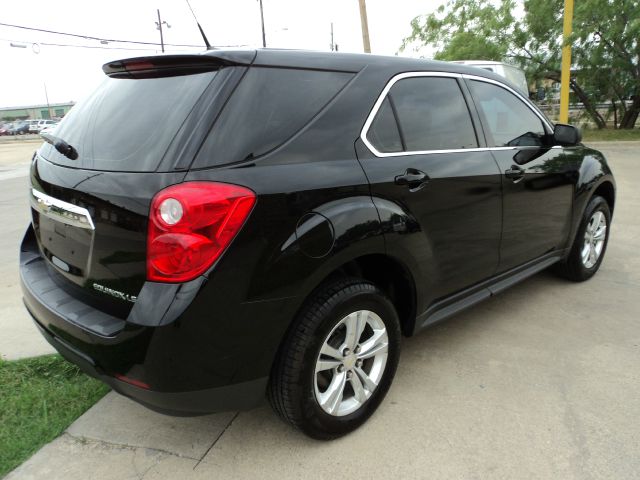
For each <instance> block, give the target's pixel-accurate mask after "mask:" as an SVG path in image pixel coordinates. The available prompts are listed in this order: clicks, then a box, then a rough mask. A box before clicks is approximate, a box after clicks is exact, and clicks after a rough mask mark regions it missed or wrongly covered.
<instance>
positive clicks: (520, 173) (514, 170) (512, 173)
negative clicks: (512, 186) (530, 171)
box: [504, 165, 525, 182]
mask: <svg viewBox="0 0 640 480" xmlns="http://www.w3.org/2000/svg"><path fill="white" fill-rule="evenodd" d="M524 174H525V171H524V169H523V168H522V167H519V166H518V165H511V168H508V169H507V170H505V172H504V176H505V177H507V178H510V179H511V180H513V181H514V182H517V181H519V180H522V178H523V177H524Z"/></svg>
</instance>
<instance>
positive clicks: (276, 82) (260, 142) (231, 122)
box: [192, 67, 353, 168]
mask: <svg viewBox="0 0 640 480" xmlns="http://www.w3.org/2000/svg"><path fill="white" fill-rule="evenodd" d="M352 76H353V74H351V73H343V72H326V71H315V70H296V69H288V68H265V67H252V68H250V69H249V71H248V72H247V74H246V75H245V77H244V78H243V79H242V81H241V82H240V85H239V86H238V87H237V89H236V91H235V92H234V93H233V94H232V95H231V98H230V99H229V101H228V103H227V105H226V106H225V107H224V110H223V111H222V113H221V114H220V116H219V117H218V119H217V120H216V122H215V124H214V126H213V129H212V130H211V132H210V134H209V136H208V137H207V140H206V141H205V143H204V145H203V147H202V149H201V150H200V153H199V154H198V157H197V158H196V160H195V161H194V163H193V165H192V168H205V167H211V166H216V165H223V164H227V163H234V162H240V161H243V160H246V159H251V158H254V157H258V156H260V155H264V154H266V153H268V152H270V151H272V150H273V149H275V148H277V147H278V146H280V145H282V144H283V143H284V142H286V141H287V140H288V139H289V138H291V137H292V136H293V135H295V133H296V132H298V131H299V130H300V129H301V128H303V127H304V126H305V125H306V124H307V123H308V122H309V121H310V120H311V119H312V118H313V117H314V116H315V115H316V114H317V113H318V112H319V111H320V110H321V109H322V108H323V107H324V106H325V105H326V104H327V103H329V101H330V100H331V99H332V98H333V97H334V96H335V95H336V94H337V93H338V92H339V91H340V90H341V89H342V88H343V87H344V86H345V85H346V84H347V82H348V81H349V80H350V79H351V78H352Z"/></svg>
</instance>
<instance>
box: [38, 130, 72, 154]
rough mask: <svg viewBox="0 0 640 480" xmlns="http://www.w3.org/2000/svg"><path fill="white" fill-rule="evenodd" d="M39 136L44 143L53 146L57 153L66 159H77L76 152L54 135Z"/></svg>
mask: <svg viewBox="0 0 640 480" xmlns="http://www.w3.org/2000/svg"><path fill="white" fill-rule="evenodd" d="M40 136H41V137H42V138H43V139H44V141H45V142H47V143H50V144H51V145H53V146H54V148H55V149H56V150H57V151H58V152H60V153H61V154H62V155H64V156H65V157H67V158H68V159H70V160H76V159H77V158H78V151H77V150H76V149H75V148H73V147H72V146H71V145H69V144H68V143H67V142H65V141H64V140H63V139H61V138H59V137H56V136H55V135H51V134H50V133H41V134H40Z"/></svg>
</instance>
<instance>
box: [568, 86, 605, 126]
mask: <svg viewBox="0 0 640 480" xmlns="http://www.w3.org/2000/svg"><path fill="white" fill-rule="evenodd" d="M569 84H570V85H571V90H573V93H575V94H576V95H577V97H578V98H579V99H580V101H581V102H582V105H584V109H585V110H586V111H587V113H588V114H589V115H590V116H591V118H592V119H593V121H594V122H596V126H597V127H598V129H603V128H607V121H606V120H605V119H604V117H603V116H602V115H601V114H600V112H598V110H597V109H596V106H595V105H594V104H593V102H591V99H590V98H589V97H588V96H587V94H586V93H585V91H584V90H583V89H582V88H581V87H580V85H578V83H577V82H576V81H575V80H574V79H573V78H572V79H571V81H570V82H569Z"/></svg>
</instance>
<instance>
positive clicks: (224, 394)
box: [34, 318, 268, 416]
mask: <svg viewBox="0 0 640 480" xmlns="http://www.w3.org/2000/svg"><path fill="white" fill-rule="evenodd" d="M34 323H35V324H36V326H37V327H38V330H40V333H41V334H42V336H43V337H44V338H45V340H47V342H49V343H50V344H51V345H52V346H53V348H55V349H56V350H57V351H58V353H60V355H62V356H63V357H64V358H65V359H66V360H68V361H69V362H71V363H74V364H75V365H77V366H78V367H79V368H80V369H81V370H82V371H83V372H85V373H86V374H88V375H90V376H92V377H95V378H97V379H98V380H101V381H102V382H104V383H106V384H107V385H109V386H110V387H111V388H112V389H113V390H114V391H116V392H118V393H120V394H121V395H124V396H125V397H129V398H131V399H133V400H135V401H136V402H138V403H140V404H142V405H144V406H145V407H147V408H149V409H151V410H155V411H157V412H160V413H164V414H167V415H176V416H190V415H204V414H207V413H213V412H225V411H230V410H248V409H251V408H254V407H257V406H258V405H260V404H261V403H262V402H263V399H264V393H265V391H266V388H267V381H268V377H263V378H258V379H256V380H251V381H248V382H242V383H236V384H232V385H227V386H224V387H218V388H209V389H204V390H198V391H191V392H157V391H153V390H147V389H145V388H141V387H137V386H135V385H131V384H130V383H127V382H123V381H121V380H118V379H117V378H115V377H112V376H110V375H108V374H107V373H106V372H104V371H103V370H102V369H101V368H100V366H98V365H96V363H95V362H94V360H93V359H92V358H91V357H88V356H87V355H85V354H84V353H82V352H80V351H78V350H77V349H75V348H74V347H72V346H71V345H69V344H68V343H66V342H64V341H63V340H61V339H60V338H58V337H56V336H55V335H53V334H52V333H51V332H49V331H48V330H46V329H45V328H44V327H43V326H42V325H40V324H39V323H38V321H37V320H36V319H35V318H34Z"/></svg>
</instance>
